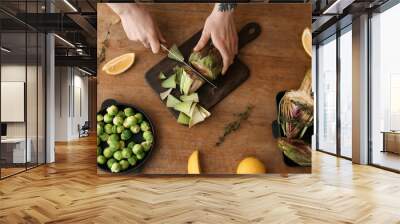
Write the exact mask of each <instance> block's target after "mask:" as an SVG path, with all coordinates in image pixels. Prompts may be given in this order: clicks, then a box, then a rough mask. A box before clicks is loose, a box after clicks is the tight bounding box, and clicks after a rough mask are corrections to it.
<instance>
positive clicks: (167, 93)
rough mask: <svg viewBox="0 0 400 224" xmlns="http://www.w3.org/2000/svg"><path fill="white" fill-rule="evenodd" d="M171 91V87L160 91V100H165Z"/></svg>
mask: <svg viewBox="0 0 400 224" xmlns="http://www.w3.org/2000/svg"><path fill="white" fill-rule="evenodd" d="M171 91H172V88H170V89H168V90H166V91H164V92H162V93H160V98H161V100H165V99H166V98H167V97H168V95H169V94H170V93H171Z"/></svg>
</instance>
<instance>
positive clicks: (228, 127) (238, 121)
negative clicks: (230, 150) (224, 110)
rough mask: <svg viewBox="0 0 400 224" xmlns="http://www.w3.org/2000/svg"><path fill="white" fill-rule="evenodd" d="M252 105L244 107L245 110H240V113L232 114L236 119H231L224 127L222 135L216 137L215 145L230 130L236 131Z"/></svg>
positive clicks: (218, 143) (246, 117)
mask: <svg viewBox="0 0 400 224" xmlns="http://www.w3.org/2000/svg"><path fill="white" fill-rule="evenodd" d="M253 108H254V106H253V105H249V106H247V107H246V110H245V111H243V112H241V113H235V114H234V115H235V116H236V117H237V119H236V120H235V121H232V122H230V123H228V124H227V125H226V126H225V127H224V133H223V135H222V136H220V137H219V138H218V142H217V143H215V146H217V147H218V146H220V145H221V144H222V143H223V142H224V141H225V138H226V137H227V136H228V135H229V134H231V133H232V132H235V131H237V130H238V129H239V128H240V125H241V123H242V122H243V121H246V120H247V119H248V118H249V116H250V114H251V111H252V110H253Z"/></svg>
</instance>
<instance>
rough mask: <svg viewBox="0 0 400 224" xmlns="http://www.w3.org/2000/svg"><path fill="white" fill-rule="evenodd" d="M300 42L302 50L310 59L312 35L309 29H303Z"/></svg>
mask: <svg viewBox="0 0 400 224" xmlns="http://www.w3.org/2000/svg"><path fill="white" fill-rule="evenodd" d="M301 42H302V43H303V48H304V50H305V51H306V53H307V54H308V55H309V56H310V57H312V34H311V31H310V28H308V27H307V28H305V29H304V30H303V34H302V35H301Z"/></svg>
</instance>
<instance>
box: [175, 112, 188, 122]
mask: <svg viewBox="0 0 400 224" xmlns="http://www.w3.org/2000/svg"><path fill="white" fill-rule="evenodd" d="M177 121H178V123H179V124H184V125H188V124H189V121H190V117H189V116H187V115H186V114H184V113H182V112H180V113H179V116H178V120H177Z"/></svg>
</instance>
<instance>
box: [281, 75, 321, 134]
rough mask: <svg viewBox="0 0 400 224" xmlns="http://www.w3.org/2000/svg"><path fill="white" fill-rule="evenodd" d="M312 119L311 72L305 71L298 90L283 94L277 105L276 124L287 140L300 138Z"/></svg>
mask: <svg viewBox="0 0 400 224" xmlns="http://www.w3.org/2000/svg"><path fill="white" fill-rule="evenodd" d="M313 119H314V99H313V98H312V97H311V71H307V72H306V75H305V77H304V80H303V82H302V84H301V86H300V88H299V89H298V90H290V91H288V92H286V93H285V95H284V96H283V97H282V99H281V101H280V103H279V113H278V122H279V124H280V125H281V127H282V130H283V133H284V135H285V136H286V137H287V138H302V137H303V135H304V133H305V132H306V130H307V128H308V127H309V126H311V125H312V123H313Z"/></svg>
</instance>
